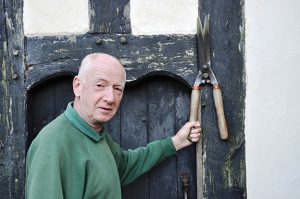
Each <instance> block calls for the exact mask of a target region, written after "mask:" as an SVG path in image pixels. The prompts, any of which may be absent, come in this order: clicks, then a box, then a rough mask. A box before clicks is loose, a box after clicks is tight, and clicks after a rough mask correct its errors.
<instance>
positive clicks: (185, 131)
mask: <svg viewBox="0 0 300 199" xmlns="http://www.w3.org/2000/svg"><path fill="white" fill-rule="evenodd" d="M200 136H201V128H200V123H199V122H187V123H186V124H185V125H184V126H183V127H181V129H180V130H179V131H178V132H177V133H176V135H174V136H173V137H172V141H173V144H174V146H175V149H176V151H178V150H180V149H182V148H184V147H187V146H189V145H191V144H192V143H193V142H198V141H199V140H200Z"/></svg>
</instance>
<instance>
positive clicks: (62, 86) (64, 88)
mask: <svg viewBox="0 0 300 199" xmlns="http://www.w3.org/2000/svg"><path fill="white" fill-rule="evenodd" d="M54 81H55V82H53V85H52V86H53V87H54V103H53V104H54V113H55V117H56V116H58V115H60V114H61V113H63V112H64V111H65V110H66V107H67V104H68V103H69V102H70V101H74V97H75V96H74V93H73V86H72V83H73V77H72V76H60V77H57V78H55V80H54ZM50 84H52V83H50Z"/></svg>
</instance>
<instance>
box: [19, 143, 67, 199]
mask: <svg viewBox="0 0 300 199" xmlns="http://www.w3.org/2000/svg"><path fill="white" fill-rule="evenodd" d="M38 141H39V140H37V141H34V142H33V143H32V144H31V146H30V149H29V151H28V154H27V160H26V187H25V192H26V193H25V198H27V199H53V198H55V199H60V198H61V199H63V191H62V185H61V179H60V168H59V150H60V148H59V147H57V146H45V145H46V144H45V143H44V144H43V143H40V142H38Z"/></svg>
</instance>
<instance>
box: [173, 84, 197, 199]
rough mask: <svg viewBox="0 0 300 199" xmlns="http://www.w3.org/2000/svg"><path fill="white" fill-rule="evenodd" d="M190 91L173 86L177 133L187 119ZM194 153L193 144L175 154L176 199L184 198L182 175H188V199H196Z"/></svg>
mask: <svg viewBox="0 0 300 199" xmlns="http://www.w3.org/2000/svg"><path fill="white" fill-rule="evenodd" d="M190 93H191V89H190V88H189V87H186V86H184V85H182V84H179V83H176V84H175V107H176V117H175V119H176V130H177V131H178V130H179V129H180V128H181V127H182V126H183V125H184V124H185V123H186V122H187V121H188V118H189V112H190V111H189V107H190ZM195 157H196V152H195V144H193V145H192V146H190V147H188V148H185V149H182V150H180V151H179V152H177V173H178V176H177V177H178V178H177V181H178V182H177V183H178V198H184V189H183V188H184V187H183V183H182V177H181V176H182V175H183V174H184V173H187V174H188V175H189V190H188V198H196V190H197V184H196V182H197V179H196V170H195V169H196V158H195Z"/></svg>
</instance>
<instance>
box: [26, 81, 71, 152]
mask: <svg viewBox="0 0 300 199" xmlns="http://www.w3.org/2000/svg"><path fill="white" fill-rule="evenodd" d="M72 81H73V77H72V76H58V77H56V78H52V79H49V80H48V81H47V82H43V83H41V84H39V85H38V86H37V87H35V88H34V89H32V90H30V91H29V92H28V93H27V117H26V118H27V124H28V138H27V149H28V148H29V146H30V144H31V142H32V140H33V139H34V138H35V137H36V136H37V134H38V133H39V131H40V130H41V129H42V128H43V127H44V126H45V125H46V124H48V123H49V122H51V121H52V120H53V119H55V118H56V117H57V116H58V115H60V114H61V113H63V112H64V110H65V109H66V106H67V104H68V102H70V101H73V100H74V94H73V88H72Z"/></svg>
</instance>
